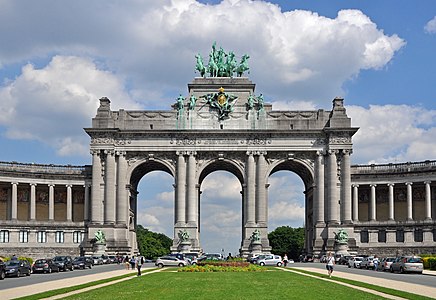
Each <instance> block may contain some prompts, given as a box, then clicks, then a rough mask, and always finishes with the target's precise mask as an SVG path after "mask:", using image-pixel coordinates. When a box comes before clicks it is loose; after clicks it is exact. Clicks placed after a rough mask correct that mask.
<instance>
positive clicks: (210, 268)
mask: <svg viewBox="0 0 436 300" xmlns="http://www.w3.org/2000/svg"><path fill="white" fill-rule="evenodd" d="M266 270H267V269H266V268H262V267H260V266H256V265H252V264H249V263H248V265H247V266H220V265H212V264H206V265H201V266H200V265H196V266H187V267H183V268H179V269H178V271H179V272H201V273H205V272H264V271H266Z"/></svg>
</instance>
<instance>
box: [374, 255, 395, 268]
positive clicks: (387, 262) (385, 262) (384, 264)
mask: <svg viewBox="0 0 436 300" xmlns="http://www.w3.org/2000/svg"><path fill="white" fill-rule="evenodd" d="M394 260H395V257H384V258H382V259H381V260H380V263H379V265H378V268H377V269H378V270H379V271H390V269H391V264H392V263H393V262H394Z"/></svg>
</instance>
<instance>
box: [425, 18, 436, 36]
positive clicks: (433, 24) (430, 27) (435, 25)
mask: <svg viewBox="0 0 436 300" xmlns="http://www.w3.org/2000/svg"><path fill="white" fill-rule="evenodd" d="M424 31H425V32H427V33H430V34H433V33H436V16H435V17H433V19H431V20H430V21H428V22H427V24H425V26H424Z"/></svg>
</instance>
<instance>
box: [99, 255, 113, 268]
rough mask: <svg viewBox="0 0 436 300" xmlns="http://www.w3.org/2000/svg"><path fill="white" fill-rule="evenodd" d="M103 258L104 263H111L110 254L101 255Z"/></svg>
mask: <svg viewBox="0 0 436 300" xmlns="http://www.w3.org/2000/svg"><path fill="white" fill-rule="evenodd" d="M101 259H102V260H103V264H104V265H107V264H110V263H111V260H110V258H109V256H107V255H104V254H103V255H102V256H101Z"/></svg>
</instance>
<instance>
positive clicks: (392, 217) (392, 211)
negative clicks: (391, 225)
mask: <svg viewBox="0 0 436 300" xmlns="http://www.w3.org/2000/svg"><path fill="white" fill-rule="evenodd" d="M388 188H389V220H391V221H393V220H395V204H394V184H393V183H388Z"/></svg>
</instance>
